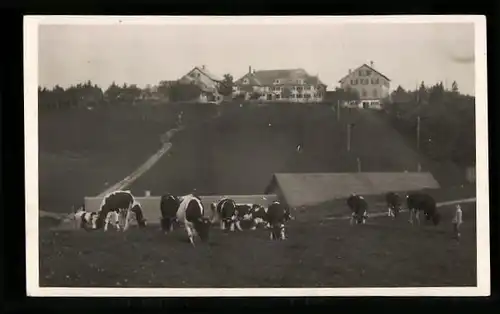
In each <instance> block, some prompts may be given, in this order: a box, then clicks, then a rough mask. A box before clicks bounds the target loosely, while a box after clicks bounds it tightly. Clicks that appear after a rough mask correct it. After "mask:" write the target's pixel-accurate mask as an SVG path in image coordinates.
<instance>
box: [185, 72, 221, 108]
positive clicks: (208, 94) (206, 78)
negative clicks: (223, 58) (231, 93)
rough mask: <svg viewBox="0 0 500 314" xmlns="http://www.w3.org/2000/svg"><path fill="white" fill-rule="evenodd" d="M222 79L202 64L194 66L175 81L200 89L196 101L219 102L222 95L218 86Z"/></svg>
mask: <svg viewBox="0 0 500 314" xmlns="http://www.w3.org/2000/svg"><path fill="white" fill-rule="evenodd" d="M222 81H223V79H222V78H221V77H219V76H217V75H215V74H213V73H212V72H210V71H209V70H208V69H207V68H206V67H205V66H204V65H203V66H201V67H194V68H193V69H192V70H191V71H189V72H188V73H187V74H186V75H184V76H183V77H181V78H180V79H179V80H178V81H177V82H178V83H181V84H194V85H196V86H197V87H198V88H199V89H200V94H199V96H198V98H197V99H196V101H199V102H202V103H206V102H221V101H222V99H223V97H222V95H220V94H219V88H220V86H221V84H223V83H222Z"/></svg>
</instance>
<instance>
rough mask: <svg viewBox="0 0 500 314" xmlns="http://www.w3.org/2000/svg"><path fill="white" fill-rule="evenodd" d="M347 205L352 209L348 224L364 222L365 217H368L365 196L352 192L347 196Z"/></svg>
mask: <svg viewBox="0 0 500 314" xmlns="http://www.w3.org/2000/svg"><path fill="white" fill-rule="evenodd" d="M347 206H348V207H349V209H350V210H351V211H352V216H351V220H350V224H351V225H352V224H354V222H356V224H365V223H366V219H368V214H367V211H368V203H367V202H366V200H365V198H364V197H363V196H361V195H356V193H352V194H351V195H350V196H349V197H348V198H347Z"/></svg>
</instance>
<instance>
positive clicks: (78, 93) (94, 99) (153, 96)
mask: <svg viewBox="0 0 500 314" xmlns="http://www.w3.org/2000/svg"><path fill="white" fill-rule="evenodd" d="M199 94H200V92H199V88H198V87H197V86H196V85H194V84H180V83H178V82H176V81H161V82H160V83H159V84H158V85H157V86H149V85H148V86H146V87H145V88H140V87H138V86H137V85H135V84H130V85H128V84H126V83H125V84H123V85H117V84H115V83H112V84H111V85H110V86H109V87H108V88H107V89H105V90H103V89H102V88H101V87H99V86H97V85H96V84H93V83H92V82H91V81H87V82H85V83H80V84H77V85H72V86H70V87H68V88H63V87H61V86H59V85H56V86H54V87H53V88H51V89H49V88H46V87H41V86H39V87H38V106H39V110H40V111H41V112H45V111H52V110H63V109H70V108H86V107H97V106H107V105H128V104H137V103H140V102H141V101H144V100H148V101H151V100H157V101H169V100H170V101H186V100H192V99H195V98H196V97H198V96H199Z"/></svg>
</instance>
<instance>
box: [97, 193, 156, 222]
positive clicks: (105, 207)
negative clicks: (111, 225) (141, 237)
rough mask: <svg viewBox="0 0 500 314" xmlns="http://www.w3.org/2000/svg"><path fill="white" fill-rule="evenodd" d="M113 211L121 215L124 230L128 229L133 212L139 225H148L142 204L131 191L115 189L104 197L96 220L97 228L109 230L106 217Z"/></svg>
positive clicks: (119, 217) (120, 219) (120, 220)
mask: <svg viewBox="0 0 500 314" xmlns="http://www.w3.org/2000/svg"><path fill="white" fill-rule="evenodd" d="M111 211H113V212H116V213H117V214H118V215H119V216H118V220H119V224H121V225H123V224H124V226H123V227H120V229H122V230H123V231H126V230H128V228H129V226H130V219H131V216H132V214H134V216H135V219H136V220H137V224H138V225H139V227H141V228H142V227H145V226H146V221H145V219H144V216H143V214H142V208H141V205H140V204H139V203H138V202H137V201H136V200H135V199H134V196H133V195H132V193H130V191H114V192H111V193H109V194H108V195H106V196H105V197H104V199H103V200H102V203H101V207H100V209H99V212H98V217H97V220H96V228H97V229H101V228H103V227H104V230H105V231H106V230H107V224H106V219H107V218H108V217H109V216H108V213H109V212H111ZM105 224H106V225H105Z"/></svg>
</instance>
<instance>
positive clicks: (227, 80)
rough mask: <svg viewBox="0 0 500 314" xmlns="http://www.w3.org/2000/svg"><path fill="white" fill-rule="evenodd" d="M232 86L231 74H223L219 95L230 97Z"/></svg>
mask: <svg viewBox="0 0 500 314" xmlns="http://www.w3.org/2000/svg"><path fill="white" fill-rule="evenodd" d="M233 85H234V82H233V76H232V75H231V74H224V79H223V80H222V82H221V84H220V87H219V94H221V95H224V96H229V95H231V94H232V93H233Z"/></svg>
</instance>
